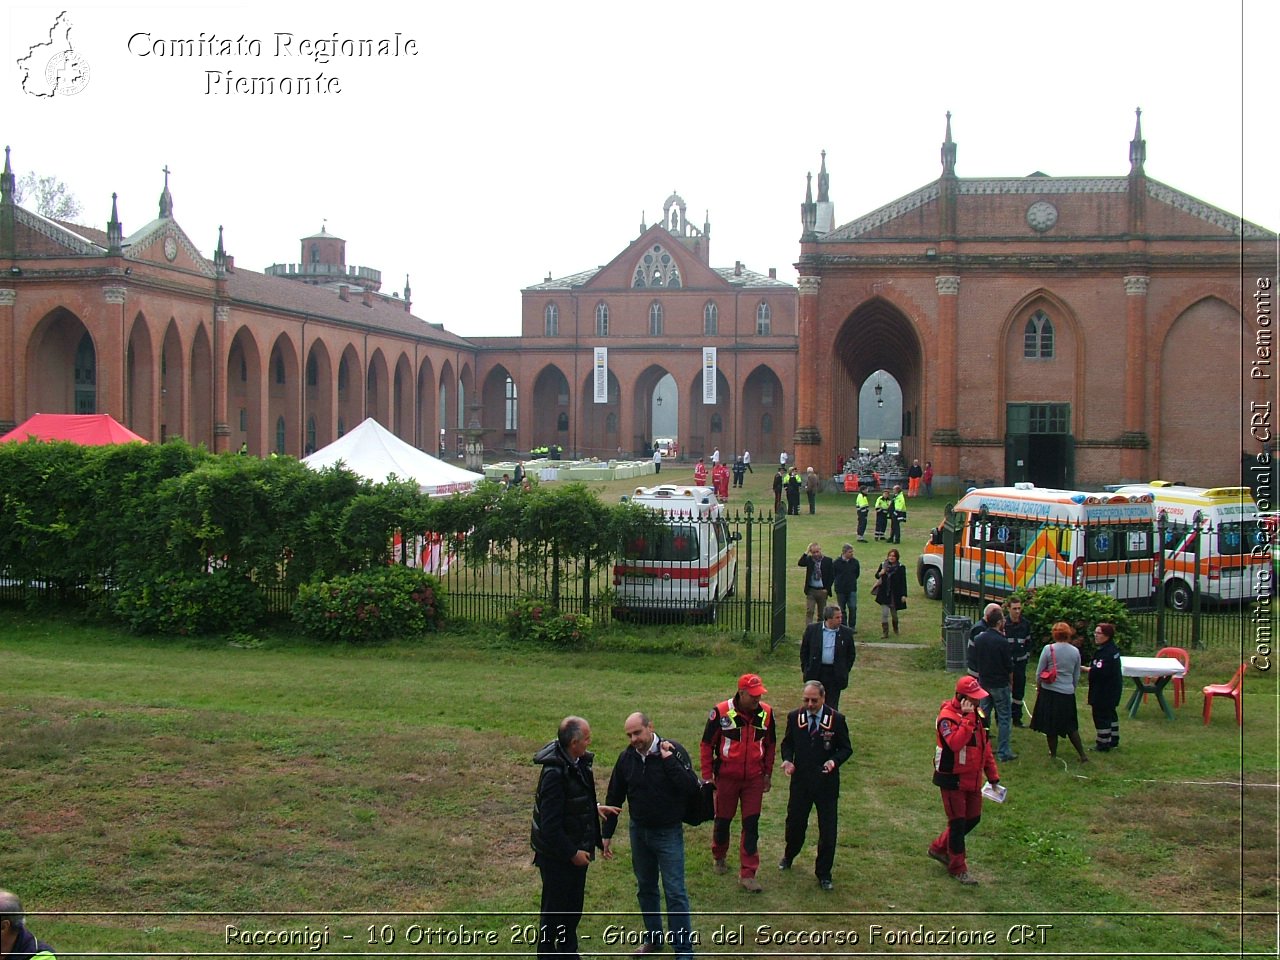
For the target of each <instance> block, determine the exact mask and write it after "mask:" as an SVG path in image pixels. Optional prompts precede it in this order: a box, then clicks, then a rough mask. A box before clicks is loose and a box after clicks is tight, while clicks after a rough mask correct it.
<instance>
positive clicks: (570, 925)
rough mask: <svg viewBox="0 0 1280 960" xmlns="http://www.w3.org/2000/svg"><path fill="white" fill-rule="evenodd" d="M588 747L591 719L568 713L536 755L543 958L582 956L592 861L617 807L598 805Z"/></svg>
mask: <svg viewBox="0 0 1280 960" xmlns="http://www.w3.org/2000/svg"><path fill="white" fill-rule="evenodd" d="M589 746H591V726H590V724H588V723H587V721H586V720H583V719H582V717H565V718H564V719H563V720H561V721H560V729H559V731H558V732H557V735H556V739H554V740H552V741H551V742H550V743H548V744H547V745H546V746H545V747H543V748H542V749H541V750H539V751H538V752H537V754H536V755H535V756H534V758H533V762H534V763H536V764H539V765H540V766H541V767H542V773H541V774H540V775H539V777H538V792H537V795H536V796H535V798H534V802H533V827H532V829H531V831H530V837H529V840H530V843H531V844H532V846H533V851H534V853H533V862H534V864H535V865H536V866H537V868H538V872H539V873H541V874H542V904H541V908H542V909H541V916H540V918H539V920H538V926H539V937H538V956H539V957H561V958H563V957H577V956H578V923H579V921H581V920H582V900H583V896H584V895H585V893H586V889H587V865H588V864H590V863H591V858H592V857H593V856H594V855H595V851H596V848H597V847H600V846H601V841H600V816H601V814H608V813H610V812H612V813H613V814H615V815H616V814H617V812H618V808H617V807H613V808H612V810H610V808H608V807H599V806H598V805H597V804H596V782H595V777H594V776H593V775H592V773H591V761H592V759H593V757H592V754H591V753H590V752H588V750H587V748H588V747H589Z"/></svg>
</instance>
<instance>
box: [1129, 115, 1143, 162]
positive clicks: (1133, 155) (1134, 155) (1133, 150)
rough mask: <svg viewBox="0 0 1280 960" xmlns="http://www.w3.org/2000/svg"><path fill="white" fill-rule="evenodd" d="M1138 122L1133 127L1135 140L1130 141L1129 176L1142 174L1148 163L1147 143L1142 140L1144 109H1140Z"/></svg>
mask: <svg viewBox="0 0 1280 960" xmlns="http://www.w3.org/2000/svg"><path fill="white" fill-rule="evenodd" d="M1135 112H1136V113H1137V117H1138V119H1137V121H1136V122H1135V124H1134V127H1133V139H1132V140H1130V141H1129V175H1130V176H1133V175H1135V174H1139V175H1140V174H1142V173H1143V172H1144V171H1143V169H1142V165H1143V164H1144V163H1146V161H1147V141H1145V140H1143V139H1142V108H1141V107H1138V108H1137V110H1136V111H1135Z"/></svg>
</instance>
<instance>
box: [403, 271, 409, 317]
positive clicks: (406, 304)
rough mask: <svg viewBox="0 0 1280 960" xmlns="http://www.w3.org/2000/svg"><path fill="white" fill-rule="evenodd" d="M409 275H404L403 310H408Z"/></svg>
mask: <svg viewBox="0 0 1280 960" xmlns="http://www.w3.org/2000/svg"><path fill="white" fill-rule="evenodd" d="M409 302H410V301H409V275H408V274H407V273H406V274H405V275H404V312H405V313H408V312H409Z"/></svg>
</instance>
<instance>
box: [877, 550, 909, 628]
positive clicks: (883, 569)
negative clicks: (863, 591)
mask: <svg viewBox="0 0 1280 960" xmlns="http://www.w3.org/2000/svg"><path fill="white" fill-rule="evenodd" d="M899 557H900V554H899V553H898V551H897V550H890V551H889V552H888V554H886V555H885V559H884V562H883V563H881V564H880V566H878V567H876V585H875V586H874V587H872V588H871V593H872V595H873V596H874V597H875V598H876V603H878V604H880V635H881V636H882V637H888V636H889V623H890V621H892V623H893V632H894V633H897V632H898V611H899V610H905V609H906V608H907V568H906V567H904V566H903V565H902V563H901V561H900V559H899Z"/></svg>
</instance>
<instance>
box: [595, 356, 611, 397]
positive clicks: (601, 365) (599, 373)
mask: <svg viewBox="0 0 1280 960" xmlns="http://www.w3.org/2000/svg"><path fill="white" fill-rule="evenodd" d="M595 378H596V379H595V385H596V396H595V402H596V403H608V402H609V348H608V347H596V359H595Z"/></svg>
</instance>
